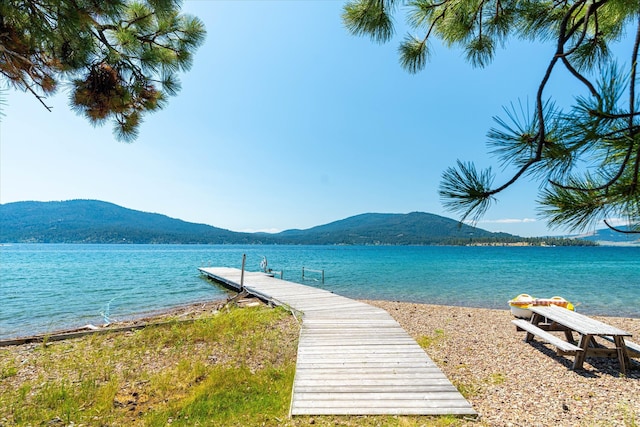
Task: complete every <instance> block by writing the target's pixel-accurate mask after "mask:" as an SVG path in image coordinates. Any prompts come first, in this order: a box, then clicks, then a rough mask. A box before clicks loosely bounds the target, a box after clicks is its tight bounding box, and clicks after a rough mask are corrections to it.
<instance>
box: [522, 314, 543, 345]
mask: <svg viewBox="0 0 640 427" xmlns="http://www.w3.org/2000/svg"><path fill="white" fill-rule="evenodd" d="M540 321H542V316H540V315H539V314H538V313H533V315H532V316H531V324H533V325H536V326H538V323H540ZM532 339H533V334H532V333H531V332H528V331H527V336H526V337H525V338H524V342H530V341H531V340H532Z"/></svg>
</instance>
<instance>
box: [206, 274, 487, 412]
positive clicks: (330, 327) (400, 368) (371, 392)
mask: <svg viewBox="0 0 640 427" xmlns="http://www.w3.org/2000/svg"><path fill="white" fill-rule="evenodd" d="M200 271H201V272H202V273H204V274H206V275H207V276H208V277H210V278H211V279H213V280H215V281H217V282H220V283H223V284H225V285H226V286H230V287H232V288H234V289H236V290H240V276H241V271H240V270H238V269H233V268H201V269H200ZM244 288H245V290H246V291H247V292H249V293H250V294H254V295H257V296H259V297H261V298H263V299H265V300H267V301H270V302H272V303H274V304H276V305H284V306H287V307H290V308H292V309H293V310H295V311H297V312H300V313H302V327H301V331H300V341H299V344H298V356H297V363H296V374H295V379H294V384H293V393H292V401H291V409H290V414H291V415H386V414H392V415H446V414H454V415H477V414H476V412H475V411H474V410H473V408H472V407H471V405H470V404H469V402H468V401H467V400H466V399H465V398H464V397H463V396H462V395H461V394H460V393H459V392H458V390H457V389H456V388H455V387H454V386H453V385H452V384H451V382H450V381H449V380H448V379H447V377H446V376H445V375H444V374H443V373H442V371H441V370H440V369H439V368H438V367H437V366H436V365H435V363H433V361H432V360H431V359H430V358H429V356H428V355H427V354H426V353H425V352H424V350H423V349H422V348H421V347H420V346H419V345H418V344H417V343H416V341H415V340H414V339H413V338H411V337H410V336H409V334H407V332H406V331H405V330H404V329H402V328H401V327H400V325H399V324H398V322H396V321H395V320H394V319H393V318H392V317H391V316H390V315H389V314H388V313H387V312H385V311H384V310H382V309H379V308H377V307H373V306H370V305H368V304H365V303H362V302H359V301H355V300H352V299H349V298H345V297H342V296H339V295H335V294H333V293H331V292H329V291H326V290H323V289H318V288H314V287H311V286H306V285H302V284H297V283H292V282H287V281H285V280H281V279H276V278H273V277H270V276H268V275H266V274H263V273H252V272H245V275H244Z"/></svg>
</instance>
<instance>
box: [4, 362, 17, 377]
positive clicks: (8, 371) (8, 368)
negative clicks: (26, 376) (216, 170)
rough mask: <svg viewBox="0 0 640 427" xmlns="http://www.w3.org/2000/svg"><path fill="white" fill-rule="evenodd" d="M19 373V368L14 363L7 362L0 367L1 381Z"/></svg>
mask: <svg viewBox="0 0 640 427" xmlns="http://www.w3.org/2000/svg"><path fill="white" fill-rule="evenodd" d="M17 373H18V367H17V366H16V365H15V364H13V362H10V361H7V362H3V363H2V365H0V381H1V380H4V379H5V378H10V377H13V376H15V375H16V374H17Z"/></svg>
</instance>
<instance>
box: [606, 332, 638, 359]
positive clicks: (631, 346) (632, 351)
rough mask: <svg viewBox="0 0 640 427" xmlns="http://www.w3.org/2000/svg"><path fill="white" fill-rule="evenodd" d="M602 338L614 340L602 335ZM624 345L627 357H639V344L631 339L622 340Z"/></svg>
mask: <svg viewBox="0 0 640 427" xmlns="http://www.w3.org/2000/svg"><path fill="white" fill-rule="evenodd" d="M602 338H603V339H605V340H607V341H609V342H613V343H614V342H615V341H614V340H613V337H609V336H603V337H602ZM624 346H625V347H627V354H628V355H629V357H633V358H640V344H636V343H634V342H633V341H629V340H624Z"/></svg>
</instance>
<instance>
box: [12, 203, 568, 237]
mask: <svg viewBox="0 0 640 427" xmlns="http://www.w3.org/2000/svg"><path fill="white" fill-rule="evenodd" d="M537 240H538V243H539V242H540V239H537ZM558 240H559V243H560V244H565V243H566V242H567V241H565V240H564V239H558ZM522 241H530V242H533V243H534V244H535V242H536V239H527V238H522V237H518V236H513V235H511V234H507V233H492V232H490V231H486V230H482V229H480V228H476V227H472V226H469V225H465V224H460V223H459V222H458V221H456V220H453V219H450V218H445V217H442V216H438V215H434V214H429V213H424V212H412V213H409V214H385V213H367V214H361V215H356V216H352V217H349V218H346V219H342V220H339V221H334V222H331V223H329V224H325V225H319V226H317V227H313V228H309V229H307V230H293V229H292V230H285V231H282V232H280V233H273V234H272V233H240V232H234V231H230V230H226V229H222V228H217V227H213V226H210V225H206V224H195V223H190V222H186V221H183V220H180V219H175V218H170V217H168V216H166V215H161V214H157V213H147V212H141V211H136V210H132V209H127V208H124V207H121V206H118V205H115V204H113V203H109V202H103V201H99V200H69V201H61V202H34V201H25V202H13V203H6V204H1V205H0V243H24V242H33V243H157V244H170V243H175V244H298V245H463V244H494V243H515V242H522ZM554 244H555V243H554Z"/></svg>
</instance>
